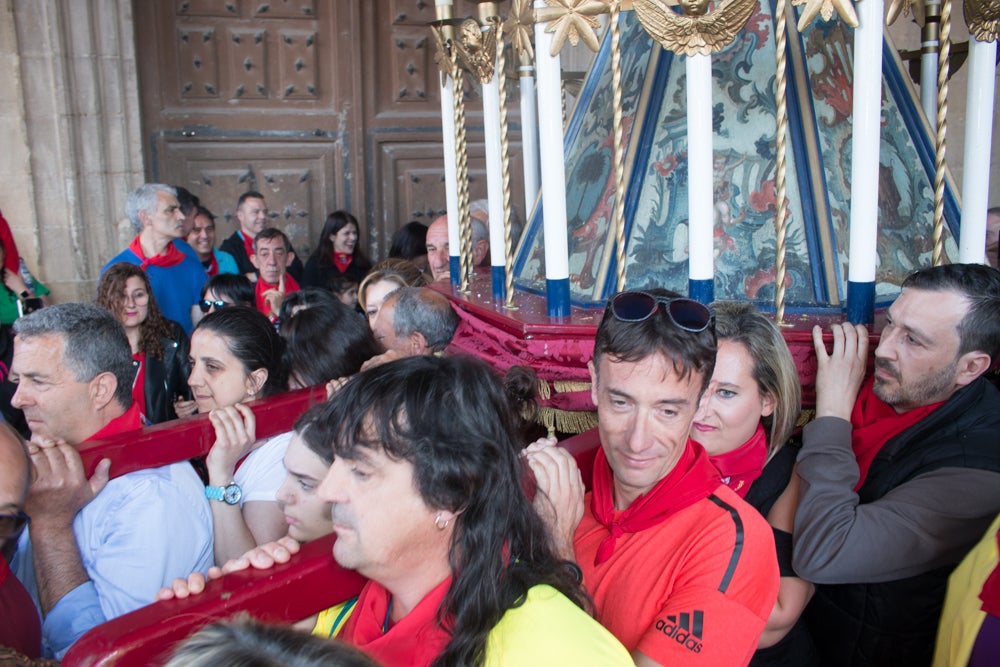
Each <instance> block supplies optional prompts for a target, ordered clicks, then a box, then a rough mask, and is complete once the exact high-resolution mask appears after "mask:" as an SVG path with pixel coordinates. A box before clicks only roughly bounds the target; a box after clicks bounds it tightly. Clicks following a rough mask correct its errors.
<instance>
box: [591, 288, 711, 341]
mask: <svg viewBox="0 0 1000 667" xmlns="http://www.w3.org/2000/svg"><path fill="white" fill-rule="evenodd" d="M661 305H662V306H664V307H665V309H666V311H667V316H668V317H670V321H671V322H673V323H674V324H675V325H677V326H678V327H680V328H681V329H683V330H684V331H690V332H692V333H697V332H699V331H704V330H705V329H707V328H708V326H709V325H710V324H711V323H712V312H711V311H710V310H709V309H708V306H706V305H705V304H703V303H699V302H698V301H695V300H694V299H688V298H686V297H665V296H653V295H652V294H649V293H648V292H619V293H618V294H615V295H614V296H613V297H611V301H609V302H608V308H609V309H610V310H611V314H612V315H614V316H615V318H616V319H618V320H620V321H622V322H642V321H644V320H648V319H649V318H650V317H652V316H653V313H655V312H656V311H657V310H659V309H660V306H661Z"/></svg>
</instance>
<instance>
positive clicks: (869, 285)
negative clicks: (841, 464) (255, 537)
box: [63, 0, 1000, 666]
mask: <svg viewBox="0 0 1000 667" xmlns="http://www.w3.org/2000/svg"><path fill="white" fill-rule="evenodd" d="M933 2H934V4H935V7H934V8H932V9H931V10H928V11H927V12H926V16H927V17H932V16H933V17H939V21H937V20H935V21H932V23H938V22H939V24H940V27H941V29H940V31H939V35H940V44H941V48H940V51H939V53H938V56H937V59H936V61H937V67H935V68H931V67H930V66H929V65H928V66H927V67H925V72H926V71H927V70H928V69H932V70H933V73H934V74H936V76H937V80H938V81H937V83H938V85H935V86H934V87H935V90H936V94H935V95H934V96H933V102H934V104H933V105H930V104H929V102H928V96H927V95H925V96H924V102H925V104H926V106H927V107H928V113H927V114H926V116H925V114H924V112H923V111H921V110H920V107H919V105H918V104H917V103H916V99H917V98H916V95H915V94H914V92H913V90H912V88H911V87H910V85H909V82H908V80H906V79H905V77H904V76H903V75H902V69H901V66H900V62H899V61H898V58H897V56H896V53H895V51H894V49H892V48H891V46H890V45H887V44H886V43H885V42H884V38H883V34H882V14H883V5H882V0H863V1H862V2H860V3H859V4H858V12H857V13H856V14H855V10H854V8H853V6H852V5H851V3H850V2H849V0H792V3H791V5H789V4H788V0H774V2H770V1H768V2H762V3H761V4H759V5H758V4H757V0H722V1H721V2H720V3H718V4H717V5H716V6H714V7H710V6H709V5H708V4H707V3H705V2H704V0H684V2H683V3H682V8H681V9H680V10H676V9H675V8H671V7H668V6H666V5H665V3H664V2H662V0H632V2H626V1H623V0H534V2H533V3H531V4H529V2H528V0H512V2H511V5H510V8H509V11H508V14H507V18H506V19H502V17H501V16H500V14H499V8H498V4H499V3H496V2H480V3H479V5H480V12H479V16H478V17H477V18H476V19H461V20H458V19H455V18H453V16H452V13H453V3H452V0H436V5H437V10H438V21H436V22H435V24H434V25H433V26H432V30H433V31H434V34H435V37H436V39H437V43H438V57H437V62H438V64H439V66H440V68H441V105H442V127H443V139H444V142H443V143H444V151H445V152H444V158H445V166H446V169H445V175H446V193H447V210H448V215H449V243H450V247H451V249H452V250H453V251H456V252H454V254H453V255H452V257H451V284H450V285H449V286H448V288H447V289H444V290H443V291H445V292H447V293H449V295H450V296H451V297H452V298H453V300H454V301H455V303H456V304H457V305H458V306H459V310H460V315H461V317H462V324H461V326H460V329H459V335H458V336H457V337H456V341H455V347H456V348H457V349H459V350H465V351H472V352H476V353H478V354H480V355H481V356H485V357H487V358H488V359H489V360H490V361H491V362H492V363H493V364H494V365H496V366H498V367H500V368H501V369H504V368H506V367H507V366H509V365H513V364H515V363H527V364H530V365H532V366H534V367H535V368H536V369H538V370H539V375H540V376H542V378H543V379H545V380H546V381H547V383H546V391H547V392H549V393H543V395H542V397H541V398H542V399H543V402H547V403H545V407H547V408H548V409H549V413H548V414H549V417H550V419H549V426H553V427H556V428H559V429H560V430H564V431H581V430H584V429H585V428H587V427H588V426H590V425H592V422H588V421H587V420H586V419H585V418H582V417H579V418H576V419H572V418H569V417H572V416H573V415H574V414H576V415H584V414H589V413H587V411H586V406H584V407H581V405H583V404H585V403H586V402H587V400H589V399H588V398H587V397H586V396H585V395H588V394H589V392H587V391H586V385H585V383H584V381H585V380H586V379H587V378H586V375H585V371H583V370H582V369H583V367H584V365H585V364H586V362H587V360H588V359H589V357H590V354H591V352H592V347H593V342H592V337H593V331H594V328H595V326H596V323H597V319H598V318H599V316H600V314H601V312H600V309H599V308H597V307H595V306H599V305H600V304H602V303H603V301H604V300H605V299H606V298H607V296H609V295H610V294H611V293H613V292H614V291H616V290H619V289H623V288H629V289H641V288H644V287H647V286H650V285H654V284H655V285H662V286H666V287H669V288H672V289H675V290H677V291H680V292H687V293H688V294H690V296H692V297H693V298H697V299H700V300H702V301H706V302H707V301H710V300H712V299H713V298H726V299H731V298H736V299H749V300H753V301H755V302H756V303H758V304H759V305H760V306H761V307H762V308H765V309H771V310H772V311H773V312H774V314H775V318H776V320H777V321H778V322H779V323H780V324H782V325H783V326H785V327H786V338H788V340H789V342H790V346H791V347H792V350H793V355H795V356H796V358H797V361H798V362H799V363H800V372H801V373H802V379H803V383H804V384H806V385H808V384H809V383H810V380H811V378H810V377H809V373H810V369H809V367H808V366H809V364H808V358H807V357H808V355H809V354H810V353H811V343H810V342H809V336H808V333H806V332H805V330H806V329H808V327H809V325H811V324H812V323H813V322H815V321H817V320H818V319H821V318H823V317H832V318H840V317H842V316H843V315H845V314H846V316H847V318H848V319H850V320H851V321H853V322H872V321H873V319H874V312H875V308H876V306H877V305H881V304H884V303H886V302H887V301H888V300H891V299H892V298H893V297H894V296H895V295H896V294H897V293H898V285H899V282H900V281H901V280H902V278H903V277H904V276H905V274H906V273H908V272H909V271H910V270H912V269H914V268H918V267H919V266H925V265H927V264H930V263H941V262H945V261H948V260H949V259H953V258H957V259H958V260H959V261H962V262H982V261H983V259H984V246H985V243H984V240H985V217H986V207H987V205H986V202H987V196H988V186H987V172H988V166H989V156H990V139H991V134H992V131H993V108H992V100H993V95H994V93H993V84H994V79H995V63H996V40H997V33H998V28H1000V3H998V2H996V0H991V1H989V2H986V1H984V0H967V2H966V3H965V16H966V20H967V22H968V23H969V24H970V33H971V34H972V35H973V39H972V44H971V46H970V83H969V98H968V101H967V110H966V114H967V115H966V142H965V146H966V148H965V164H964V181H963V183H964V185H963V192H962V199H963V203H964V207H963V209H962V213H960V212H959V206H958V199H957V197H956V195H955V193H954V191H953V188H952V187H951V184H950V179H949V178H948V175H947V173H946V169H945V166H944V154H945V137H946V132H947V79H948V63H949V46H948V43H949V32H950V27H949V25H950V24H949V21H950V14H951V0H942V1H941V2H937V1H936V0H933ZM930 4H932V3H931V2H928V5H930ZM938 7H939V9H938ZM908 10H910V4H909V2H908V1H907V0H893V2H892V4H891V6H890V9H889V18H890V20H892V19H895V18H896V17H898V16H899V15H900V14H901V13H904V12H906V11H908ZM604 14H607V17H606V18H605V19H603V20H605V21H606V22H607V31H606V32H607V34H606V35H605V36H604V38H603V39H602V40H599V39H598V37H597V33H596V30H597V28H598V27H599V25H600V23H599V20H602V19H600V17H601V16H602V15H604ZM852 27H853V28H854V30H853V31H852ZM931 32H933V31H931ZM532 36H533V37H534V44H532ZM566 41H570V42H571V43H576V42H578V41H582V42H584V43H586V44H588V45H589V46H591V48H593V49H594V50H595V51H597V56H596V59H595V64H594V67H593V68H592V69H591V71H590V73H589V75H588V78H587V80H586V82H585V83H584V86H583V88H582V90H581V91H580V95H579V98H578V101H577V103H576V106H575V108H574V110H573V112H572V114H571V115H569V117H568V118H566V119H565V120H564V117H565V111H564V107H563V95H562V82H561V72H560V64H559V54H560V50H561V49H562V46H563V45H564V44H565V42H566ZM929 41H930V40H929ZM508 47H509V48H510V52H511V54H510V57H509V58H508V57H507V52H508ZM925 61H926V62H928V63H930V62H934V59H933V58H931V57H930V56H929V55H928V56H927V57H926V58H925ZM514 62H516V63H517V67H516V72H517V79H518V82H519V88H520V100H519V105H520V125H521V142H522V150H523V156H522V158H523V161H524V165H525V169H524V190H525V203H524V208H525V210H526V211H528V212H529V215H528V224H527V226H526V229H525V231H524V233H523V235H522V237H521V239H520V241H519V243H518V244H517V247H516V248H515V244H514V238H513V234H512V226H511V222H510V220H511V210H512V203H511V195H510V170H509V157H510V156H509V149H510V147H509V139H508V132H509V129H510V128H509V125H510V123H509V122H508V109H507V100H508V99H509V96H508V95H507V92H508V85H507V78H508V77H507V70H508V69H512V70H513V69H514V68H513V67H511V68H508V67H507V63H514ZM681 63H683V65H684V66H683V67H681V66H680V64H681ZM473 77H474V78H473ZM510 78H511V79H513V78H514V77H510ZM472 81H475V83H474V85H477V86H481V87H482V89H483V94H482V99H483V104H484V118H485V119H486V121H487V123H486V129H487V132H486V137H485V139H486V141H487V151H486V152H487V160H488V163H487V173H488V194H489V208H490V235H491V236H490V246H491V271H490V273H489V275H488V276H481V275H477V274H476V273H475V272H474V267H472V265H471V225H470V224H469V214H468V206H469V186H468V153H467V150H466V144H467V139H466V127H465V100H464V90H465V88H464V87H465V84H466V83H467V82H472ZM928 81H933V78H931V79H928V80H925V84H924V85H925V86H926V85H928V83H927V82H928ZM931 116H933V118H932V122H933V126H932V124H931V122H928V120H927V119H928V118H931ZM536 118H537V122H536V120H535V119H536ZM932 127H933V130H932V129H931V128H932ZM956 238H958V239H960V242H959V243H958V244H957V245H956V242H955V239H956ZM685 283H686V284H685ZM799 334H801V335H799ZM797 335H799V337H798V338H796V336H797ZM806 396H807V397H808V391H807V392H806ZM322 398H323V392H322V389H320V388H314V389H306V390H301V391H299V392H293V393H289V394H287V395H284V396H282V397H277V398H274V399H268V400H264V401H258V402H256V403H255V404H252V405H253V409H254V411H255V414H256V415H257V424H258V434H259V435H261V436H268V435H271V434H274V433H278V432H281V431H283V430H287V429H288V428H290V426H291V424H292V422H293V421H294V418H295V417H297V415H298V414H300V413H301V412H302V411H303V410H304V409H305V408H306V407H308V405H310V404H312V403H314V402H316V401H318V400H322ZM543 414H544V410H543ZM560 416H561V417H562V420H561V421H560V419H559V417H560ZM211 438H212V433H211V426H210V424H209V422H208V419H207V416H204V415H196V416H194V417H191V418H188V419H185V420H179V421H178V422H175V423H173V425H162V426H157V427H152V428H150V429H145V430H144V431H143V432H142V435H141V436H139V437H138V438H137V437H136V436H135V435H134V434H125V435H124V436H117V437H116V438H115V439H113V440H112V441H109V442H104V443H96V444H95V446H94V447H92V448H90V449H88V450H86V451H85V452H84V454H83V455H84V460H85V463H86V465H87V466H88V470H91V469H92V467H93V466H94V465H96V462H97V461H98V460H99V458H101V457H102V456H105V455H109V456H111V457H112V458H113V459H114V463H113V465H112V474H116V475H117V474H123V473H124V472H127V471H129V470H133V469H137V468H139V467H152V466H158V465H164V464H166V463H171V462H175V461H178V460H184V459H186V458H189V457H191V456H195V455H197V454H204V453H205V452H207V450H208V447H209V446H210V444H211ZM566 442H567V443H568V445H567V446H568V447H569V448H570V449H571V451H573V452H574V454H575V455H576V456H577V457H578V460H579V461H580V462H581V464H582V466H583V467H584V469H589V467H588V465H589V463H590V462H592V457H593V452H594V449H595V447H596V446H597V443H596V441H595V440H594V438H593V434H592V433H590V434H586V433H585V434H583V435H582V436H579V437H577V438H571V439H570V440H568V441H566ZM331 541H332V538H326V539H323V540H318V541H317V542H316V543H313V544H311V545H307V548H306V550H305V551H306V553H304V554H302V555H300V556H299V557H298V558H297V559H296V560H295V561H293V562H292V563H289V564H288V565H286V566H284V567H281V568H277V569H275V570H271V571H267V572H246V573H240V574H238V575H229V576H227V577H223V578H222V579H221V580H218V581H215V582H210V583H209V585H208V587H207V589H206V592H205V593H204V594H202V595H201V596H197V597H194V598H189V599H187V600H173V601H170V602H166V603H156V604H153V605H150V606H148V607H145V608H143V609H140V610H138V611H136V612H133V613H132V614H128V615H125V616H123V617H120V618H118V619H115V620H113V621H111V622H109V623H107V624H104V625H102V626H99V627H98V628H95V629H94V630H93V631H91V632H90V633H88V634H87V635H85V636H84V637H83V638H82V639H81V640H80V641H79V642H78V643H77V644H76V645H75V646H74V647H72V648H71V650H70V651H69V653H67V655H66V657H65V659H64V660H63V664H64V665H88V666H91V665H155V664H162V661H163V659H164V657H165V656H166V655H167V654H168V653H169V651H170V649H171V646H172V645H173V643H175V642H176V641H178V640H179V639H181V638H182V637H184V636H186V635H187V634H189V633H191V632H193V631H194V630H196V629H198V628H199V627H201V626H202V625H204V624H205V623H208V622H210V621H211V620H214V619H217V618H226V617H229V616H231V615H233V614H234V613H236V612H237V611H239V610H247V611H249V612H250V613H252V614H254V615H255V616H259V617H261V618H264V619H266V620H268V621H271V622H282V621H291V620H296V619H297V618H298V617H300V616H303V615H306V614H308V613H312V611H315V610H316V609H320V608H324V607H326V606H329V605H331V604H334V603H337V602H339V601H341V600H342V599H344V598H346V597H349V596H350V595H352V594H354V592H356V591H357V590H358V588H359V587H360V585H361V582H360V580H359V579H358V578H357V576H356V575H354V574H353V573H350V572H347V571H343V570H339V569H337V568H336V565H335V563H334V562H333V561H332V557H331V556H330V543H331Z"/></svg>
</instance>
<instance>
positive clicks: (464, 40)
mask: <svg viewBox="0 0 1000 667" xmlns="http://www.w3.org/2000/svg"><path fill="white" fill-rule="evenodd" d="M451 47H452V48H453V49H455V51H457V52H458V60H459V62H461V63H462V67H464V68H465V69H466V70H468V71H469V72H471V73H472V75H473V76H474V77H476V79H478V80H479V83H489V81H490V79H492V78H493V70H494V68H495V67H496V62H497V26H496V24H490V27H489V29H488V30H487V31H486V32H483V30H482V28H480V26H479V22H478V21H476V20H475V19H465V20H464V21H462V23H461V24H460V25H459V26H458V35H457V36H456V39H455V40H454V41H453V42H452V43H451Z"/></svg>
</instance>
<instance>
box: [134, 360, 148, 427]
mask: <svg viewBox="0 0 1000 667" xmlns="http://www.w3.org/2000/svg"><path fill="white" fill-rule="evenodd" d="M132 360H133V361H137V362H139V370H137V371H136V372H135V381H134V382H133V383H132V405H138V406H139V412H142V413H145V412H146V353H145V352H136V353H135V354H133V355H132Z"/></svg>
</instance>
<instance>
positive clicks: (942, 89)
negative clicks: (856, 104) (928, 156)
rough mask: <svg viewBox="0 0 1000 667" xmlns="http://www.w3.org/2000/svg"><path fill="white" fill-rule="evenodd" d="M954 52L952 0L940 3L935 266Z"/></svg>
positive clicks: (940, 252)
mask: <svg viewBox="0 0 1000 667" xmlns="http://www.w3.org/2000/svg"><path fill="white" fill-rule="evenodd" d="M950 56H951V0H943V2H942V3H941V50H940V51H939V52H938V96H937V102H938V104H937V107H938V110H937V135H936V137H935V138H936V141H935V156H934V235H933V238H934V254H933V255H932V259H931V262H932V263H933V265H934V266H940V265H941V264H942V263H944V170H945V161H944V158H945V152H946V151H947V148H948V146H947V142H946V140H945V135H947V133H948V75H949V70H950V69H951V67H950V64H949V62H948V59H949V57H950Z"/></svg>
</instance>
